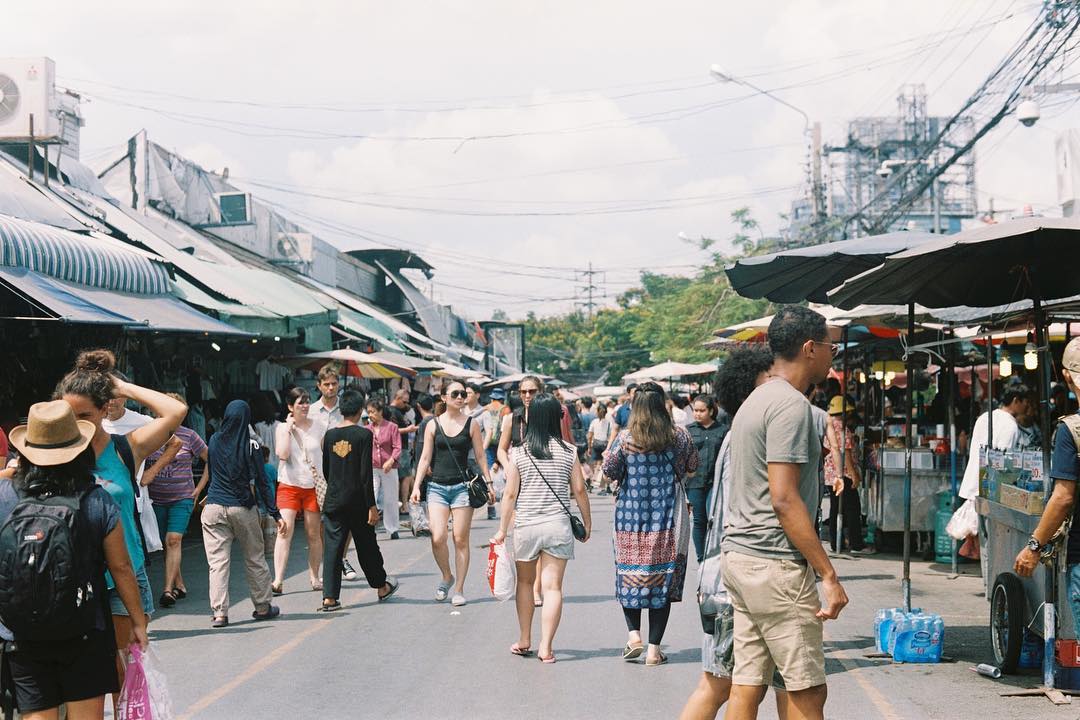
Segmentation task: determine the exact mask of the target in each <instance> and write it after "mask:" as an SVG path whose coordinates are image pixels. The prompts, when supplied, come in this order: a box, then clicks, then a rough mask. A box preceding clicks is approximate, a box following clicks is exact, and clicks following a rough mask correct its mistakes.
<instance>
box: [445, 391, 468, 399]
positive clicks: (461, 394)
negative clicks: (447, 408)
mask: <svg viewBox="0 0 1080 720" xmlns="http://www.w3.org/2000/svg"><path fill="white" fill-rule="evenodd" d="M465 394H466V393H465V391H464V390H451V391H450V392H448V393H447V394H446V395H447V397H452V398H464V397H465Z"/></svg>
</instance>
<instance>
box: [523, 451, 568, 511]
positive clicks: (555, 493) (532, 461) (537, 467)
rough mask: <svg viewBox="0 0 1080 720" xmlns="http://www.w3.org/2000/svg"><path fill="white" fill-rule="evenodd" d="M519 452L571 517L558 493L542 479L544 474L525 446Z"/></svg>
mask: <svg viewBox="0 0 1080 720" xmlns="http://www.w3.org/2000/svg"><path fill="white" fill-rule="evenodd" d="M521 451H522V452H523V453H525V454H526V455H527V456H528V457H529V462H531V463H532V466H533V467H534V468H535V469H536V474H537V475H539V476H540V479H541V480H543V481H544V484H545V485H547V486H548V490H550V491H551V494H552V495H554V496H555V499H556V500H558V501H559V504H560V505H562V509H563V510H565V511H566V514H567V515H570V517H573V514H572V513H571V512H570V507H569V506H568V505H567V504H566V503H564V502H563V499H562V498H561V497H559V493H557V492H555V488H553V487H551V483H549V482H548V480H547V478H546V477H544V473H542V472H541V471H540V466H539V465H537V464H536V460H535V459H534V458H533V456H532V453H530V452H529V449H528V448H527V447H525V446H522V448H521Z"/></svg>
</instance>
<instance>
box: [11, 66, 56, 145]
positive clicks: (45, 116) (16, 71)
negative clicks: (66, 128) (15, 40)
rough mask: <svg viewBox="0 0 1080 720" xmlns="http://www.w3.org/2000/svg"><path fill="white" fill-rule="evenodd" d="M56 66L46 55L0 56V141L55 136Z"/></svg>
mask: <svg viewBox="0 0 1080 720" xmlns="http://www.w3.org/2000/svg"><path fill="white" fill-rule="evenodd" d="M57 109H58V108H57V99H56V68H55V65H54V64H53V61H52V60H50V59H49V58H47V57H37V58H0V141H2V140H16V139H18V140H22V139H25V138H28V137H29V136H30V116H31V115H33V116H34V137H37V138H43V139H44V138H58V137H59V136H60V132H61V128H60V116H59V114H58V112H57Z"/></svg>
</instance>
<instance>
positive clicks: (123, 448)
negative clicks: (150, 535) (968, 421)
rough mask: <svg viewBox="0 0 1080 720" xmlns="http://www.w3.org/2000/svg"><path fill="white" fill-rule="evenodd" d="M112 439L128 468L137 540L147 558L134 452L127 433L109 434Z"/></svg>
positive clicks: (147, 552)
mask: <svg viewBox="0 0 1080 720" xmlns="http://www.w3.org/2000/svg"><path fill="white" fill-rule="evenodd" d="M110 437H111V438H112V441H113V445H114V446H115V447H116V452H117V454H118V455H119V456H120V459H121V460H122V461H123V463H124V466H125V467H127V469H128V475H129V476H130V478H131V489H132V491H133V492H134V493H135V500H136V502H135V527H136V528H137V529H138V531H139V542H140V543H141V544H142V549H143V557H144V558H147V559H149V557H150V552H149V550H148V549H147V546H146V536H145V535H144V534H143V529H142V515H141V514H140V513H139V503H138V499H139V481H138V479H137V478H136V476H137V475H138V473H137V472H136V469H135V453H133V452H132V451H131V443H129V442H128V439H127V435H110Z"/></svg>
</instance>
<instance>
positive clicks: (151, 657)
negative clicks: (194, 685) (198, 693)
mask: <svg viewBox="0 0 1080 720" xmlns="http://www.w3.org/2000/svg"><path fill="white" fill-rule="evenodd" d="M172 718H173V710H172V701H171V699H170V698H169V690H168V687H167V685H166V683H165V673H164V671H163V670H162V668H161V662H160V661H159V660H158V658H157V654H156V653H155V652H154V650H153V648H147V649H146V650H145V651H144V650H143V649H142V648H140V647H139V646H138V645H131V646H130V647H129V648H128V658H127V666H126V670H125V671H124V687H122V688H121V689H120V702H119V703H118V704H117V713H116V720H172Z"/></svg>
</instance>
